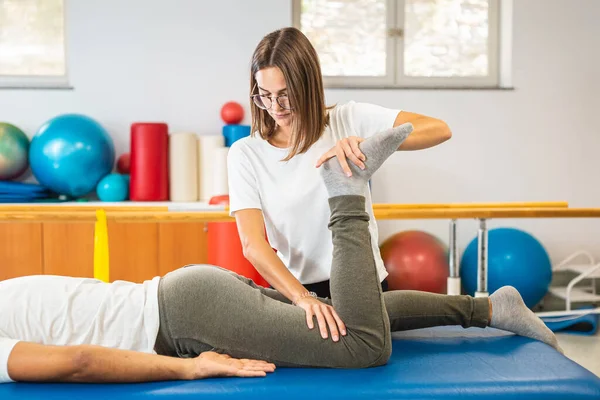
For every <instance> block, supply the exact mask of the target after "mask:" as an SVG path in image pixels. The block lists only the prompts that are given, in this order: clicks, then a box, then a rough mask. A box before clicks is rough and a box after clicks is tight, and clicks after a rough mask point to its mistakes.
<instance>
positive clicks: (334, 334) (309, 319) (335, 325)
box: [295, 297, 346, 342]
mask: <svg viewBox="0 0 600 400" xmlns="http://www.w3.org/2000/svg"><path fill="white" fill-rule="evenodd" d="M295 304H296V305H297V306H298V307H300V308H302V309H304V311H305V312H306V323H307V324H308V328H309V329H313V328H314V323H313V317H317V323H318V324H319V331H320V332H321V337H323V339H327V337H328V334H327V327H329V331H331V338H332V339H333V341H334V342H337V341H339V340H340V333H341V334H342V335H343V336H346V325H344V322H343V321H342V319H341V318H340V317H339V315H338V314H337V312H335V310H334V309H333V307H332V306H330V305H329V304H325V303H322V302H321V301H319V300H318V299H315V298H314V297H303V298H301V299H300V300H298V301H296V303H295Z"/></svg>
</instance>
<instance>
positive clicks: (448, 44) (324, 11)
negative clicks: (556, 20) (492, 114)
mask: <svg viewBox="0 0 600 400" xmlns="http://www.w3.org/2000/svg"><path fill="white" fill-rule="evenodd" d="M499 18H500V10H499V0H293V24H294V26H296V27H297V28H299V29H300V30H302V31H303V32H304V34H306V36H307V37H308V38H309V39H310V40H311V42H312V43H313V45H314V46H315V48H316V50H317V52H318V53H319V58H320V61H321V67H322V71H323V76H324V80H325V84H326V86H327V87H336V86H338V87H339V86H341V87H364V86H367V87H387V86H389V87H498V85H499V84H500V79H499V70H500V65H499V60H500V57H499V51H500V47H499V37H500V32H499V25H500V24H499Z"/></svg>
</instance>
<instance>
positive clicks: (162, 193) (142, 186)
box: [129, 122, 169, 201]
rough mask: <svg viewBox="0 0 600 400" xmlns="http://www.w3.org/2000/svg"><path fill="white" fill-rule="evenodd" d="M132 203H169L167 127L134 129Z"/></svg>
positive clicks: (145, 125) (139, 125) (146, 124)
mask: <svg viewBox="0 0 600 400" xmlns="http://www.w3.org/2000/svg"><path fill="white" fill-rule="evenodd" d="M129 182H130V183H129V192H130V199H131V200H132V201H166V200H169V127H168V126H167V124H165V123H156V122H152V123H150V122H139V123H134V124H132V125H131V151H130V180H129Z"/></svg>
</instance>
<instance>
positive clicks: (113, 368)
mask: <svg viewBox="0 0 600 400" xmlns="http://www.w3.org/2000/svg"><path fill="white" fill-rule="evenodd" d="M412 129H413V128H412V125H411V124H403V125H400V126H398V127H395V128H390V129H388V130H385V131H382V132H379V133H377V134H375V135H373V136H372V137H370V138H369V139H367V140H365V141H364V142H362V143H361V144H360V148H361V151H362V152H363V153H364V154H365V156H366V161H365V165H366V168H365V169H364V170H363V169H360V168H357V167H355V166H352V168H353V171H352V172H353V173H352V176H351V177H348V176H346V175H345V173H344V172H343V170H342V168H341V166H340V164H339V163H337V162H336V161H335V159H331V160H329V161H327V162H325V163H324V164H323V165H322V166H321V167H320V174H321V176H322V180H323V184H324V185H325V186H326V189H327V193H328V196H329V198H328V202H329V208H330V211H331V212H330V220H329V223H328V227H329V229H330V230H331V232H332V240H333V245H334V250H333V261H332V265H331V269H332V271H331V293H332V298H331V299H320V300H321V301H323V302H327V303H328V304H330V305H331V306H332V307H333V308H334V309H335V310H336V312H337V315H338V316H339V317H340V319H341V321H337V323H338V325H339V326H341V329H340V331H339V334H338V333H335V334H332V335H331V339H330V338H329V337H328V335H326V334H323V332H320V331H319V330H318V329H313V328H312V327H310V326H309V327H307V325H306V316H305V312H304V310H302V309H301V308H299V307H297V306H295V305H294V304H292V303H291V302H290V301H289V300H288V299H287V298H285V297H284V296H283V295H281V294H280V293H279V292H277V291H276V290H273V289H268V288H263V287H259V286H256V285H255V284H254V283H253V282H252V281H251V280H249V279H246V278H244V277H242V276H240V275H237V274H235V273H233V272H230V271H227V270H225V269H222V268H219V267H215V266H211V265H190V266H185V267H182V268H180V269H177V270H175V271H173V272H170V273H168V274H166V275H165V276H164V277H155V278H154V279H151V280H148V281H145V282H143V283H132V282H126V281H115V282H113V283H105V282H102V281H99V280H95V279H89V278H77V277H66V276H46V275H43V276H25V277H19V278H15V279H10V280H6V281H3V282H0V316H1V318H0V382H2V383H6V382H149V381H166V380H195V379H203V378H208V377H228V376H236V377H262V376H266V375H267V374H269V373H273V372H274V371H275V369H276V367H318V368H370V367H376V366H383V365H385V364H386V363H387V361H388V359H389V357H390V355H391V348H392V346H391V332H393V331H400V330H410V329H418V328H425V327H432V326H440V325H459V326H462V327H464V328H468V327H479V328H482V329H485V328H486V327H488V326H490V327H495V328H499V329H503V330H507V331H510V332H514V333H515V334H518V335H523V336H527V337H530V338H533V339H535V340H539V341H542V342H544V343H547V344H548V345H549V346H552V347H554V348H555V349H557V350H558V351H562V350H561V349H560V348H559V347H558V344H557V341H556V338H555V336H554V334H553V333H552V332H551V331H550V330H549V329H548V328H547V327H546V326H545V325H544V323H543V322H542V321H541V320H540V319H539V318H538V317H537V316H535V314H534V313H533V312H531V311H530V310H529V309H528V308H527V307H526V306H525V304H524V303H523V300H522V299H521V296H520V295H519V293H518V292H517V290H516V289H514V288H513V287H510V286H507V287H503V288H501V289H499V290H497V291H496V292H495V293H493V294H491V296H490V297H489V298H474V297H471V296H463V295H460V296H448V295H441V294H434V293H427V292H418V291H389V292H385V293H383V292H382V289H381V285H380V284H379V280H378V277H377V270H376V265H375V261H374V258H373V251H372V246H371V243H370V233H369V230H368V229H369V228H368V222H369V214H368V213H367V212H366V210H365V196H364V193H365V192H364V191H365V190H366V188H367V182H368V180H369V179H370V177H371V176H372V174H373V173H374V172H375V171H377V170H378V168H379V167H380V166H381V165H382V164H383V163H384V162H385V160H386V159H387V158H388V157H389V156H390V155H391V154H393V153H394V152H395V150H396V149H397V148H398V147H399V145H400V144H401V143H402V142H403V140H404V139H405V138H406V137H407V136H408V135H409V134H410V132H412Z"/></svg>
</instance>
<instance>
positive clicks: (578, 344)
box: [556, 333, 600, 376]
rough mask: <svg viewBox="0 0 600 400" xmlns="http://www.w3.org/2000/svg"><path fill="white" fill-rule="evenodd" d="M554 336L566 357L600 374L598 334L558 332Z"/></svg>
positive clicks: (599, 339)
mask: <svg viewBox="0 0 600 400" xmlns="http://www.w3.org/2000/svg"><path fill="white" fill-rule="evenodd" d="M556 337H557V338H558V342H559V344H560V347H562V349H563V350H564V351H565V355H566V356H567V357H569V358H570V359H571V360H573V361H575V362H576V363H577V364H579V365H581V366H583V367H584V368H586V369H588V370H590V371H591V372H593V373H594V374H596V375H598V376H600V334H598V333H596V334H595V335H593V336H583V335H572V334H567V333H558V334H557V335H556Z"/></svg>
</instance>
